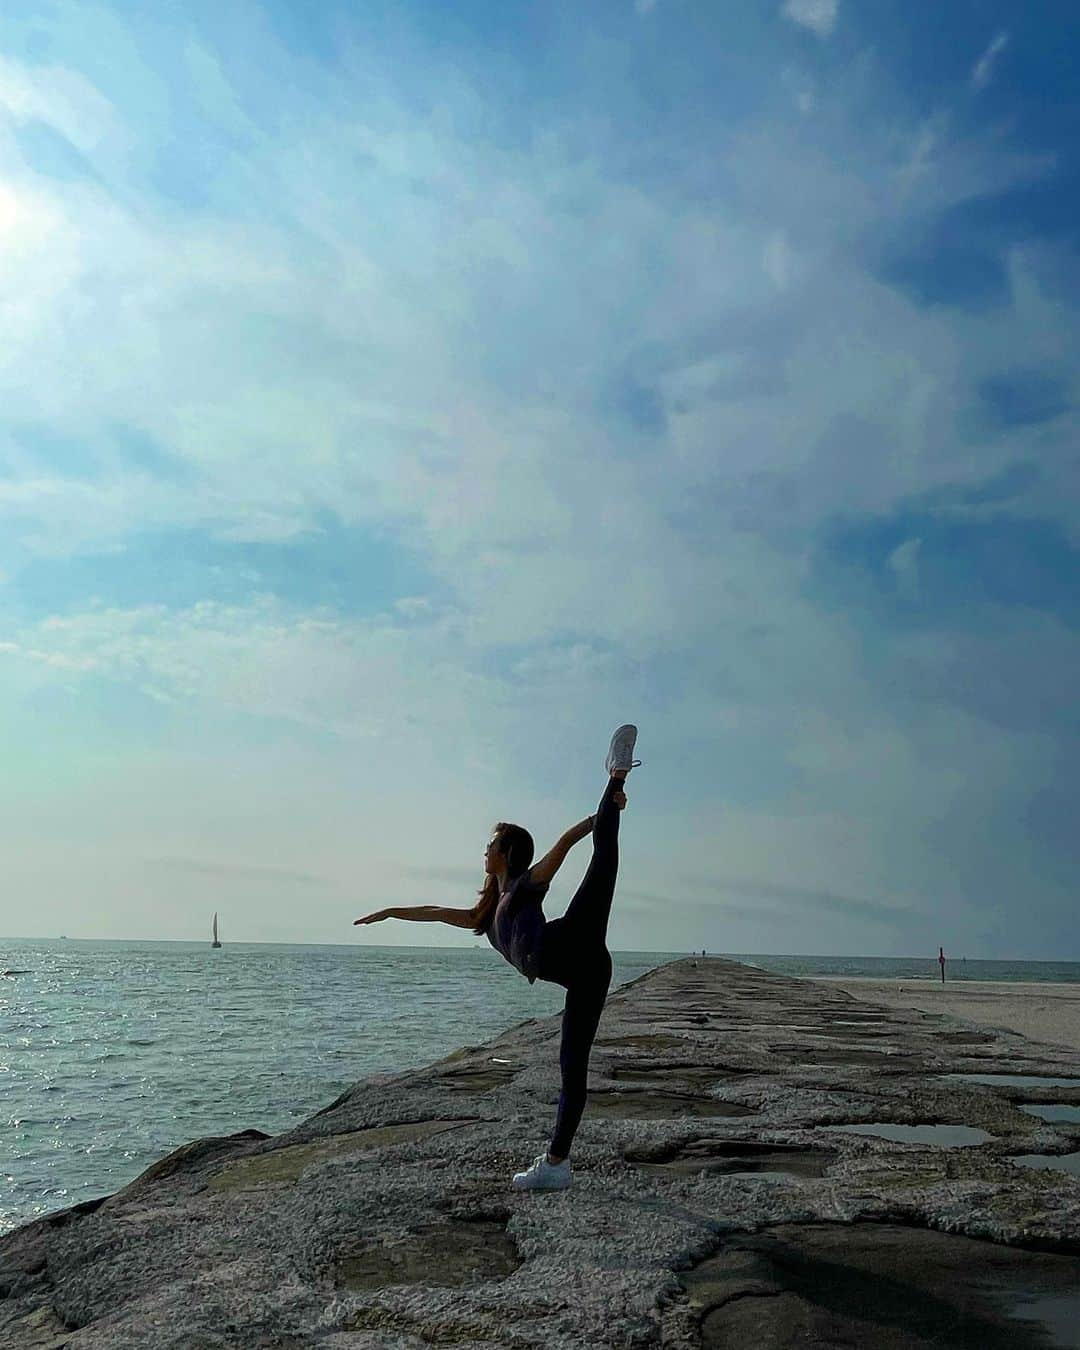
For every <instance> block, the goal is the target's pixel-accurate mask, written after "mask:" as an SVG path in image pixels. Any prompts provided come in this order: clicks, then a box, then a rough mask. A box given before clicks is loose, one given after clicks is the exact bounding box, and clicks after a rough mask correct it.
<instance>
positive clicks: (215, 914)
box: [210, 909, 221, 947]
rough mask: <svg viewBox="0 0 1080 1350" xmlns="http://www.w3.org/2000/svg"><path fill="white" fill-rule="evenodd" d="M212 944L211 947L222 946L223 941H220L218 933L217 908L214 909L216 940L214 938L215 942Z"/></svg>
mask: <svg viewBox="0 0 1080 1350" xmlns="http://www.w3.org/2000/svg"><path fill="white" fill-rule="evenodd" d="M210 946H211V947H220V946H221V943H220V942H219V941H218V935H217V910H216V909H215V910H214V940H213V942H211V944H210Z"/></svg>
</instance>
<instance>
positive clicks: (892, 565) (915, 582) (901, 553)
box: [887, 535, 922, 597]
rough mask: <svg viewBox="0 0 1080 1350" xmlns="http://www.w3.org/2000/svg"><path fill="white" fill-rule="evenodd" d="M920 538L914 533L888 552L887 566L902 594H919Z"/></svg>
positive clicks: (913, 595)
mask: <svg viewBox="0 0 1080 1350" xmlns="http://www.w3.org/2000/svg"><path fill="white" fill-rule="evenodd" d="M921 548H922V540H921V539H920V538H919V537H918V536H917V535H916V536H914V537H913V538H911V539H905V540H904V542H903V543H902V544H897V546H896V548H894V549H893V551H892V552H891V553H890V554H889V557H888V564H887V565H888V567H889V570H890V571H891V572H892V574H893V576H894V577H895V578H896V584H897V587H898V588H899V590H900V591H902V592H903V594H905V595H908V596H911V597H915V596H917V595H918V594H919V550H920V549H921Z"/></svg>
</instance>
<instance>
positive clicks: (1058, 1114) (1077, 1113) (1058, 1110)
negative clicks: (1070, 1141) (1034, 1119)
mask: <svg viewBox="0 0 1080 1350" xmlns="http://www.w3.org/2000/svg"><path fill="white" fill-rule="evenodd" d="M1016 1104H1017V1106H1019V1107H1020V1110H1021V1111H1023V1112H1024V1113H1025V1114H1026V1115H1029V1116H1038V1117H1039V1119H1040V1120H1049V1121H1055V1120H1065V1121H1074V1122H1076V1123H1078V1124H1080V1106H1066V1105H1064V1104H1063V1103H1061V1102H1048V1103H1046V1105H1042V1104H1038V1105H1037V1104H1036V1103H1034V1102H1029V1103H1024V1104H1021V1103H1020V1102H1017V1103H1016Z"/></svg>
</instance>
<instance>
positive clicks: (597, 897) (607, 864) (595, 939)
mask: <svg viewBox="0 0 1080 1350" xmlns="http://www.w3.org/2000/svg"><path fill="white" fill-rule="evenodd" d="M623 784H624V778H623V777H619V778H614V777H613V778H609V779H608V785H607V787H606V788H605V789H604V795H603V796H602V797H601V798H600V805H599V806H598V807H597V809H596V818H595V820H594V821H593V833H592V837H593V853H592V859H591V860H590V862H589V866H588V870H587V871H586V873H585V875H584V877H583V878H582V881H581V885H580V886H579V887H578V888H577V890H576V891H575V892H574V898H573V899H572V900H571V901H570V904H569V905H568V906H567V909H566V913H565V914H564V915H563V916H562V928H563V932H562V934H561V935H560V941H563V942H569V943H571V944H572V945H573V946H574V947H578V948H582V947H583V948H585V949H586V950H591V949H592V948H594V947H603V946H604V945H605V943H606V941H607V926H608V918H609V917H610V915H611V902H612V900H613V899H614V896H615V878H616V876H617V875H618V871H619V808H618V807H617V806H616V805H615V794H616V792H622V791H623Z"/></svg>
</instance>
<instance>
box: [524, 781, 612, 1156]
mask: <svg viewBox="0 0 1080 1350" xmlns="http://www.w3.org/2000/svg"><path fill="white" fill-rule="evenodd" d="M622 788H623V782H622V779H620V778H610V779H609V780H608V785H607V787H606V788H605V789H604V795H603V796H602V797H601V798H600V805H599V807H598V808H597V812H596V819H595V820H594V821H593V832H592V837H593V855H592V860H591V861H590V863H589V869H588V871H587V872H586V873H585V876H584V879H583V880H582V882H581V885H580V886H579V887H578V888H577V891H576V893H575V895H574V898H573V899H572V900H571V901H570V905H569V907H568V909H567V911H566V913H565V914H564V915H563V916H562V918H561V919H552V920H551V922H550V923H549V924H548V925H547V926H546V927H545V929H544V938H543V946H542V948H541V953H540V968H539V971H538V974H539V977H540V979H542V980H547V981H549V982H550V983H552V984H561V985H562V986H563V987H564V988H565V990H566V1004H565V1006H564V1007H563V1017H562V1042H561V1044H560V1046H559V1069H560V1071H561V1074H562V1088H561V1090H560V1092H559V1110H558V1114H557V1116H556V1117H555V1133H554V1134H553V1135H552V1136H551V1144H550V1147H549V1152H550V1153H551V1154H552V1155H553V1156H554V1157H556V1158H565V1157H566V1156H567V1155H568V1154H569V1152H570V1145H571V1144H572V1143H573V1140H574V1134H575V1132H576V1130H577V1127H578V1124H579V1122H580V1121H581V1113H582V1112H583V1111H584V1110H585V1099H586V1096H587V1083H588V1075H589V1053H590V1051H591V1050H592V1044H593V1038H594V1037H595V1036H596V1028H597V1026H598V1025H599V1023H600V1014H601V1013H602V1012H603V1010H604V1000H605V999H606V998H607V992H608V988H609V986H610V984H611V953H610V952H609V951H608V949H607V926H608V916H609V915H610V914H611V901H612V899H613V898H614V895H615V876H616V873H617V872H618V870H619V808H618V807H617V806H616V805H615V802H614V800H613V798H614V795H615V793H616V792H619V791H621V790H622Z"/></svg>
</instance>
